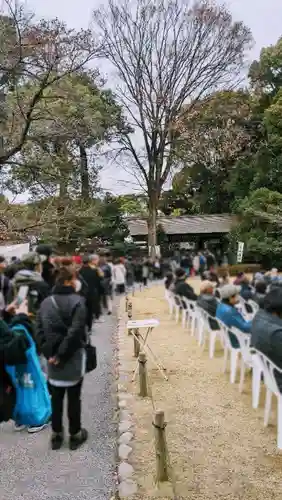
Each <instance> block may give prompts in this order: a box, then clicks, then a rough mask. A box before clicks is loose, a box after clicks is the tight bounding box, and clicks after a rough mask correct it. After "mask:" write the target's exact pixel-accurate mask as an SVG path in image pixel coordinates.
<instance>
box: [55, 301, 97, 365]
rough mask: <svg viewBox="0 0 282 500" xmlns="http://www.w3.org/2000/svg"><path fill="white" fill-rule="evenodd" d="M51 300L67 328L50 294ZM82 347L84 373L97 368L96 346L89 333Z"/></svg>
mask: <svg viewBox="0 0 282 500" xmlns="http://www.w3.org/2000/svg"><path fill="white" fill-rule="evenodd" d="M51 300H52V303H53V305H54V307H55V309H56V310H57V312H58V315H59V316H60V319H61V321H62V323H63V324H64V325H65V327H66V328H68V327H67V325H66V324H65V322H64V320H63V318H62V316H61V314H60V309H59V306H58V304H57V302H56V300H55V299H54V297H53V296H51ZM83 347H84V349H85V353H86V363H85V371H86V373H89V372H92V371H93V370H95V369H96V368H97V349H96V346H94V345H92V344H91V339H90V335H89V334H88V335H87V341H86V343H85V345H84V346H83Z"/></svg>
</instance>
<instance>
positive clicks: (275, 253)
mask: <svg viewBox="0 0 282 500" xmlns="http://www.w3.org/2000/svg"><path fill="white" fill-rule="evenodd" d="M237 213H238V217H239V223H238V225H237V226H236V227H235V228H234V229H233V231H232V233H231V241H232V242H233V245H234V247H235V245H236V242H237V241H244V243H245V245H246V254H247V255H248V254H252V255H253V256H255V258H256V260H257V261H258V262H260V261H261V260H262V259H263V261H264V262H266V261H268V262H277V259H279V260H280V259H281V257H280V256H281V254H282V241H281V229H282V194H281V193H278V192H277V191H271V190H269V189H267V188H260V189H257V190H256V191H253V192H251V193H250V194H249V196H248V197H246V198H244V199H243V200H242V201H241V202H240V203H239V204H238V207H237Z"/></svg>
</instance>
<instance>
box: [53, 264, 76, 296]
mask: <svg viewBox="0 0 282 500" xmlns="http://www.w3.org/2000/svg"><path fill="white" fill-rule="evenodd" d="M56 285H59V286H71V287H72V288H73V289H74V290H76V286H77V279H76V269H75V266H74V265H73V264H72V263H71V264H70V265H68V266H64V265H61V267H60V268H59V269H58V272H57V276H56Z"/></svg>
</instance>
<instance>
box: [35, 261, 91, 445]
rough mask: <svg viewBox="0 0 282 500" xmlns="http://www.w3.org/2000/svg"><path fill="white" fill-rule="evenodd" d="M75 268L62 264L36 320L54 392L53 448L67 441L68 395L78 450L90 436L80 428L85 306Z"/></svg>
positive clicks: (73, 438)
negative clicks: (65, 431)
mask: <svg viewBox="0 0 282 500" xmlns="http://www.w3.org/2000/svg"><path fill="white" fill-rule="evenodd" d="M76 282H77V280H76V271H75V268H74V267H72V266H66V267H64V266H62V267H61V268H60V269H59V271H58V274H57V278H56V285H55V287H54V288H53V291H52V295H51V296H50V297H47V298H46V299H45V300H44V301H43V302H42V304H41V306H40V309H39V313H38V316H37V322H36V341H37V343H38V345H39V348H40V351H41V352H42V353H43V355H44V356H45V358H46V360H47V364H48V382H49V387H50V388H51V395H52V398H51V400H52V430H53V434H52V438H51V447H52V449H53V450H57V449H59V448H60V447H61V446H62V444H63V440H64V435H63V403H64V397H65V393H66V392H67V395H68V419H69V434H70V440H69V446H70V449H72V450H74V449H77V448H78V447H79V446H80V445H81V444H82V443H84V442H85V441H86V439H87V437H88V433H87V431H86V429H83V428H82V427H81V388H82V382H83V377H84V374H85V368H86V352H85V348H84V347H85V344H86V341H87V338H86V308H85V301H84V299H83V297H81V296H80V295H78V294H77V293H76V291H75V289H76Z"/></svg>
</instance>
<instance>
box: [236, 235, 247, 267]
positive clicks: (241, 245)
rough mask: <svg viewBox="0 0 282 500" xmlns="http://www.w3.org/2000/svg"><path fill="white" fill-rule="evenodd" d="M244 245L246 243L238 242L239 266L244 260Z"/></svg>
mask: <svg viewBox="0 0 282 500" xmlns="http://www.w3.org/2000/svg"><path fill="white" fill-rule="evenodd" d="M244 245H245V243H244V242H243V241H238V250H237V262H238V264H240V263H241V262H242V260H243V253H244Z"/></svg>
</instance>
